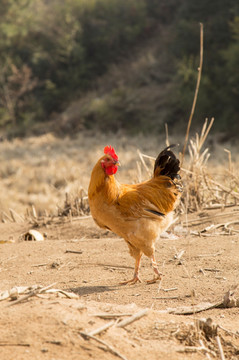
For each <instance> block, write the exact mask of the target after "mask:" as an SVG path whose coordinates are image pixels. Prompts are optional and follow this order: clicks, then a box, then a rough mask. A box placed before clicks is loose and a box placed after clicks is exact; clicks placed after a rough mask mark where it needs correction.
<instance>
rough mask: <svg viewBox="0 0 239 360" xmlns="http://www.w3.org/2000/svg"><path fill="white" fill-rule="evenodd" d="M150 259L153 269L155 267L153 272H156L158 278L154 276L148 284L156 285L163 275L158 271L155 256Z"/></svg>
mask: <svg viewBox="0 0 239 360" xmlns="http://www.w3.org/2000/svg"><path fill="white" fill-rule="evenodd" d="M150 259H151V263H152V267H153V270H154V272H155V274H156V276H154V278H153V279H152V280H148V281H147V284H154V283H156V281H157V280H161V277H162V273H161V272H160V271H159V269H158V265H157V262H156V259H155V255H154V254H153V255H152V256H151V258H150Z"/></svg>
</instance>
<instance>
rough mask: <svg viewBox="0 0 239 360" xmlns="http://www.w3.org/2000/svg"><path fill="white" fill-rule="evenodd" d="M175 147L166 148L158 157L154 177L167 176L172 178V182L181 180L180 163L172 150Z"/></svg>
mask: <svg viewBox="0 0 239 360" xmlns="http://www.w3.org/2000/svg"><path fill="white" fill-rule="evenodd" d="M174 146H175V145H170V146H168V147H166V148H165V149H164V150H163V151H161V153H160V154H159V155H158V157H157V159H156V160H155V164H154V176H159V175H165V176H168V177H170V178H171V179H172V180H174V179H175V178H176V179H178V178H180V175H179V174H178V172H179V170H180V166H179V164H180V162H179V160H178V159H177V158H176V156H175V154H174V153H173V152H172V151H171V150H170V149H171V148H172V147H174Z"/></svg>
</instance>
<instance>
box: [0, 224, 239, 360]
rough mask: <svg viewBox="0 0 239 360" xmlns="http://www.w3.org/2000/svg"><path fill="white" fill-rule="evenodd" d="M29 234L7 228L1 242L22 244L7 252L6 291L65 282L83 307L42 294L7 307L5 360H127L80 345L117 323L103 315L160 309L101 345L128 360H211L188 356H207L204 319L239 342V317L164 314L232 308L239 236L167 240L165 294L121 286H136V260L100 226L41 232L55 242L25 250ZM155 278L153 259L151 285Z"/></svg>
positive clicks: (107, 335)
mask: <svg viewBox="0 0 239 360" xmlns="http://www.w3.org/2000/svg"><path fill="white" fill-rule="evenodd" d="M27 229H29V224H14V223H7V224H1V225H0V232H1V239H0V240H10V241H13V242H12V243H6V244H0V247H1V251H0V284H1V289H0V291H3V290H9V289H11V288H12V287H14V286H30V285H34V284H39V285H42V286H47V285H49V284H52V283H55V282H56V284H55V285H54V286H53V287H54V288H58V289H64V290H67V291H70V292H72V293H74V294H76V295H78V299H68V298H66V297H64V296H63V295H62V296H57V295H56V294H51V295H50V294H42V295H39V296H34V297H32V298H29V299H28V300H27V301H26V302H22V303H19V304H16V305H14V306H10V307H9V306H8V305H9V304H10V302H9V300H4V301H1V302H0V308H1V324H0V354H1V359H6V360H8V359H9V360H10V359H15V360H16V359H17V360H18V359H24V360H25V359H26V360H28V359H51V360H53V359H117V355H116V354H113V353H112V352H110V351H109V350H107V349H106V347H105V346H104V345H102V344H100V343H97V342H96V341H95V340H92V339H91V340H89V339H88V340H87V339H84V338H83V337H82V336H81V335H80V332H82V331H83V332H89V331H91V330H93V329H96V328H98V327H99V326H101V325H103V324H106V323H107V322H109V321H112V319H101V318H99V317H97V316H92V315H94V314H100V313H108V314H113V313H114V314H115V313H120V314H134V313H136V312H137V311H139V310H140V309H142V308H151V310H150V311H149V313H148V314H147V315H146V316H144V317H143V318H141V319H140V320H138V321H135V322H134V323H132V324H131V325H128V326H126V327H125V328H119V327H117V326H115V325H114V326H111V327H110V328H109V329H108V330H107V331H105V332H104V333H102V334H100V335H97V336H98V338H99V339H101V340H103V341H105V342H107V343H108V344H110V345H112V346H113V347H114V348H115V349H116V350H117V352H118V353H120V354H121V355H122V356H123V357H125V358H126V359H128V360H133V359H136V358H137V359H139V360H143V359H148V358H150V359H151V360H154V359H155V360H156V359H205V352H204V351H201V350H195V352H189V353H188V352H186V350H187V348H186V347H187V346H196V347H199V346H200V344H199V342H198V338H197V337H198V334H199V332H195V326H194V325H193V324H194V322H195V319H200V318H202V317H205V318H208V317H211V318H212V320H213V323H214V324H218V325H220V326H222V327H224V328H226V329H228V330H230V331H232V332H236V331H238V329H239V317H238V308H235V307H234V308H230V309H212V310H208V311H206V312H203V313H198V314H194V315H188V316H184V315H180V316H179V315H172V314H169V313H166V312H163V310H166V309H168V308H176V307H179V306H189V305H195V304H198V303H202V302H217V301H221V300H222V297H223V295H224V293H225V292H226V291H227V290H229V289H230V288H231V287H232V286H233V285H235V284H236V283H237V281H238V254H239V239H238V236H237V235H224V236H223V235H220V236H218V235H217V236H216V235H214V236H209V237H204V236H201V237H199V236H193V235H189V236H187V237H185V235H184V236H180V235H178V237H177V238H176V239H173V240H171V239H170V238H169V239H161V240H160V241H159V242H158V243H157V246H156V248H157V253H156V255H157V260H158V262H159V268H160V270H161V271H162V272H163V274H164V276H163V279H162V282H161V285H160V287H159V284H151V285H147V284H146V283H145V282H142V283H141V284H136V285H133V286H120V285H119V282H120V281H122V280H126V279H128V278H130V277H132V273H133V266H134V263H133V259H132V258H131V257H130V255H129V253H128V248H127V246H126V244H125V242H124V241H123V240H122V239H120V238H118V237H116V236H113V235H112V234H110V233H106V232H102V231H100V230H99V229H98V228H97V227H96V226H95V225H94V224H93V222H92V220H91V219H86V220H76V221H73V222H72V223H70V222H66V223H59V224H52V225H49V226H48V227H47V228H46V227H42V228H40V229H39V230H40V231H42V232H46V233H47V239H46V240H45V241H42V242H25V241H18V238H19V235H20V234H22V233H24V231H25V230H27ZM194 230H195V229H194ZM67 250H68V251H69V250H70V251H77V252H81V253H73V252H66V251H67ZM181 250H184V251H185V252H184V254H183V256H182V258H181V260H182V261H178V260H177V259H175V254H178V253H179V252H180V251H181ZM152 276H153V272H152V269H151V267H150V262H149V260H148V259H147V258H145V257H144V258H143V261H142V267H141V277H142V280H144V281H145V280H148V279H150V278H152ZM168 289H175V290H171V291H167V290H168ZM192 295H193V296H192ZM121 318H122V319H123V318H124V316H122V317H121ZM220 336H221V341H222V346H223V349H224V353H225V356H226V358H227V359H237V358H238V357H239V337H238V336H237V337H234V336H232V335H230V334H228V333H226V332H225V331H223V330H220ZM201 339H203V341H204V344H205V345H206V347H207V349H208V351H207V353H208V354H209V355H210V356H211V358H218V359H220V357H219V352H218V347H217V344H216V340H215V339H211V340H206V339H205V338H203V337H201ZM191 350H192V348H191ZM210 351H211V352H210ZM214 355H215V356H214ZM118 358H119V357H118Z"/></svg>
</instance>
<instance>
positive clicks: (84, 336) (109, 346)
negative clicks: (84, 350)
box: [79, 331, 127, 360]
mask: <svg viewBox="0 0 239 360" xmlns="http://www.w3.org/2000/svg"><path fill="white" fill-rule="evenodd" d="M79 334H80V335H81V336H82V337H83V339H85V340H88V339H93V340H95V341H97V342H98V343H100V344H102V345H104V346H105V347H106V348H107V349H108V350H109V351H110V352H111V353H112V354H114V355H116V356H118V357H119V358H121V359H123V360H127V358H126V357H125V356H123V355H121V354H120V353H119V352H118V351H117V350H115V349H114V348H113V347H112V346H111V345H109V344H108V343H107V342H105V341H103V340H101V339H98V338H97V337H96V336H94V335H90V334H87V333H84V332H83V331H80V332H79Z"/></svg>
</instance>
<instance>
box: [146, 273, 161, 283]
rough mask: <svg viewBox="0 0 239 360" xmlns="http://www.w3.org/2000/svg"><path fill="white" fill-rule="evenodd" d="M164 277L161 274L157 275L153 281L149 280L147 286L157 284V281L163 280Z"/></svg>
mask: <svg viewBox="0 0 239 360" xmlns="http://www.w3.org/2000/svg"><path fill="white" fill-rule="evenodd" d="M162 275H163V274H161V273H159V274H157V276H155V277H154V278H153V279H152V280H147V281H146V282H147V284H148V285H149V284H155V283H156V282H157V280H161V278H162Z"/></svg>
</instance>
